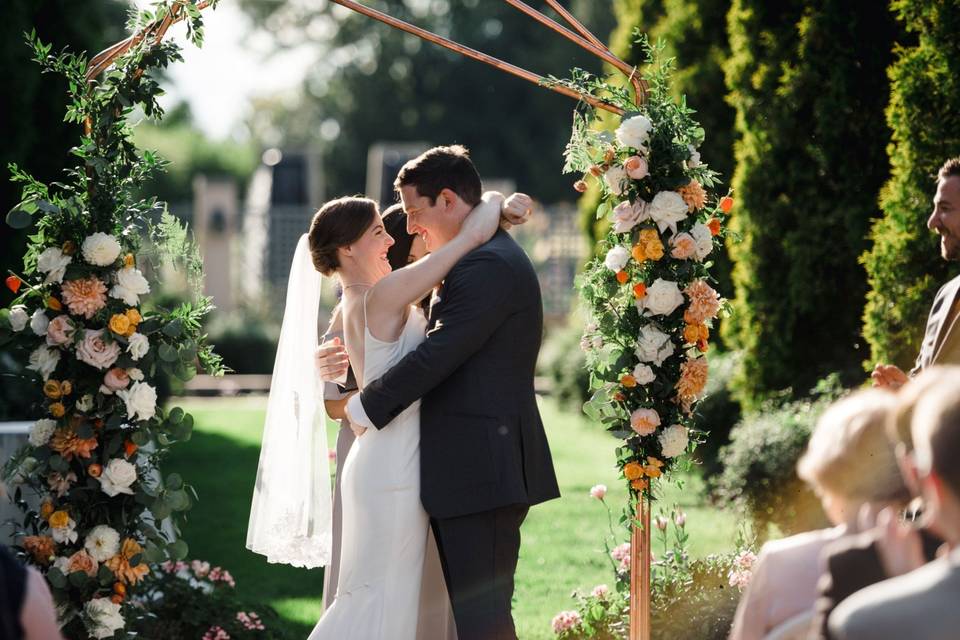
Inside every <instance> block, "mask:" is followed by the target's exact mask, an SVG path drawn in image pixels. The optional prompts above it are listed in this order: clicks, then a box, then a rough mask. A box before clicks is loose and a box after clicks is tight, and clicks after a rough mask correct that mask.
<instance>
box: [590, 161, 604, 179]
mask: <svg viewBox="0 0 960 640" xmlns="http://www.w3.org/2000/svg"><path fill="white" fill-rule="evenodd" d="M590 175H592V176H593V177H594V178H599V177H600V176H602V175H603V167H601V166H600V165H598V164H595V165H593V166H592V167H590Z"/></svg>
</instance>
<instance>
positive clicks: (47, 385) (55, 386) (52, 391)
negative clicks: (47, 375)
mask: <svg viewBox="0 0 960 640" xmlns="http://www.w3.org/2000/svg"><path fill="white" fill-rule="evenodd" d="M43 395H45V396H47V397H48V398H50V399H51V400H59V399H60V396H61V395H63V390H62V389H61V388H60V383H59V382H57V381H56V380H53V379H51V380H47V381H46V382H44V383H43Z"/></svg>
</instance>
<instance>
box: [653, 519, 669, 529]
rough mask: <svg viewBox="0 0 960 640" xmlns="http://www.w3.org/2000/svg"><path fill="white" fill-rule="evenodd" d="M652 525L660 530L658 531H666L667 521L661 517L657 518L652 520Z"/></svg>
mask: <svg viewBox="0 0 960 640" xmlns="http://www.w3.org/2000/svg"><path fill="white" fill-rule="evenodd" d="M653 524H654V526H656V527H657V529H660V531H666V530H667V524H668V521H667V519H666V518H664V517H663V516H657V517H656V518H654V519H653Z"/></svg>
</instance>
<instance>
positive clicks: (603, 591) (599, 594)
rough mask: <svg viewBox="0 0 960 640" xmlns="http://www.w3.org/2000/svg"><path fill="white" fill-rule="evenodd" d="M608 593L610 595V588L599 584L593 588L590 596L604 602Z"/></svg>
mask: <svg viewBox="0 0 960 640" xmlns="http://www.w3.org/2000/svg"><path fill="white" fill-rule="evenodd" d="M608 593H610V587H608V586H607V585H605V584H598V585H597V586H595V587H594V588H593V591H591V592H590V595H592V596H593V597H594V598H599V599H601V600H604V599H606V597H607V594H608Z"/></svg>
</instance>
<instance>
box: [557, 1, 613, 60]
mask: <svg viewBox="0 0 960 640" xmlns="http://www.w3.org/2000/svg"><path fill="white" fill-rule="evenodd" d="M547 4H548V5H550V6H551V7H552V8H553V10H554V11H556V12H557V13H559V14H560V17H561V18H563V19H564V20H566V21H567V23H569V24H570V26H571V27H573V28H574V30H575V31H576V32H577V33H579V34H580V35H582V36H583V37H584V38H586V39H587V40H589V41H590V43H591V44H593V45H594V46H595V47H598V48H600V49H603V50H604V51H606V52H607V53H610V49H607V45H605V44H604V43H603V42H601V41H600V39H599V38H598V37H597V36H595V35H593V34H592V33H590V29H587V28H586V27H585V26H584V24H583V23H582V22H580V21H579V20H577V19H576V18H575V17H574V15H573V14H572V13H570V12H569V11H567V10H566V9H564V8H563V5H562V4H560V3H559V2H557V0H547Z"/></svg>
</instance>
